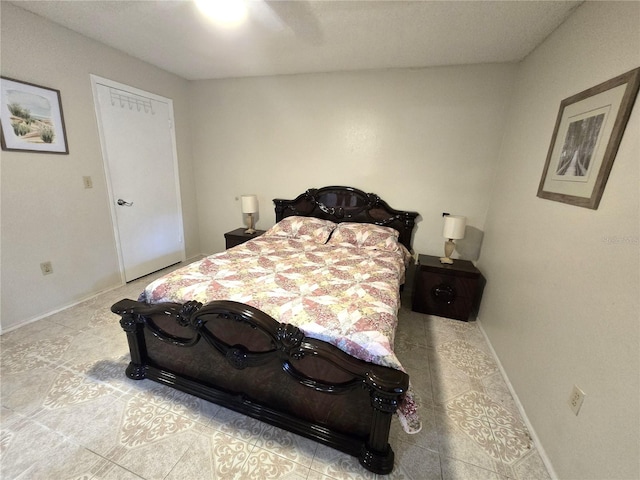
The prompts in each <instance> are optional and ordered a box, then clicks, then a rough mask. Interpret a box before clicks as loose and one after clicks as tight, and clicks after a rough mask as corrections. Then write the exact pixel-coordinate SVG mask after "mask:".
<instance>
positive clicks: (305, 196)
mask: <svg viewBox="0 0 640 480" xmlns="http://www.w3.org/2000/svg"><path fill="white" fill-rule="evenodd" d="M273 203H274V204H275V206H276V207H275V208H276V222H279V221H280V220H282V219H283V218H285V217H290V216H292V215H300V216H304V217H316V218H323V219H325V220H331V221H333V222H336V223H340V222H356V223H374V224H376V225H383V226H385V227H391V228H394V229H395V230H397V231H398V232H399V233H400V236H399V237H398V239H399V241H400V243H402V244H403V245H404V246H405V247H407V248H408V249H409V251H411V242H412V236H413V229H414V227H415V219H416V217H417V216H418V212H405V211H403V210H395V209H393V208H391V207H390V206H389V205H388V204H387V202H385V201H384V200H382V199H381V198H380V197H379V196H378V195H376V194H375V193H365V192H363V191H362V190H358V189H357V188H353V187H338V186H334V187H322V188H310V189H309V190H307V191H306V192H304V193H302V194H300V195H298V196H297V197H296V198H295V199H293V200H283V199H280V198H275V199H274V200H273Z"/></svg>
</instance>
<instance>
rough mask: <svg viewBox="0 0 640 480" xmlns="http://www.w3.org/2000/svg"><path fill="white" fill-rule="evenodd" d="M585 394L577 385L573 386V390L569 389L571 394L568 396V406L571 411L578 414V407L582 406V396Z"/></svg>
mask: <svg viewBox="0 0 640 480" xmlns="http://www.w3.org/2000/svg"><path fill="white" fill-rule="evenodd" d="M585 396H586V394H585V393H584V392H583V391H582V390H581V389H580V387H578V386H577V385H574V386H573V390H571V396H570V397H569V407H570V408H571V411H572V412H573V413H575V414H576V415H578V412H580V407H582V402H584V397H585Z"/></svg>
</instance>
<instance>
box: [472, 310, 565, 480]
mask: <svg viewBox="0 0 640 480" xmlns="http://www.w3.org/2000/svg"><path fill="white" fill-rule="evenodd" d="M476 323H477V325H478V327H480V331H481V332H482V336H483V337H484V339H485V340H486V342H487V345H489V349H490V350H491V354H492V355H493V358H494V360H495V361H496V364H497V365H498V369H499V370H500V374H501V375H502V378H503V379H504V381H505V383H506V384H507V388H508V389H509V392H510V393H511V396H512V397H513V401H514V402H515V404H516V407H517V408H518V411H519V412H520V416H521V417H522V420H523V421H524V423H525V425H526V426H527V429H528V430H529V434H530V435H531V439H532V440H533V443H534V444H535V446H536V450H537V451H538V453H539V454H540V458H541V459H542V462H543V463H544V466H545V467H546V468H547V471H548V472H549V476H550V477H551V479H552V480H558V475H557V474H556V471H555V470H554V469H553V465H552V464H551V460H550V459H549V457H548V456H547V452H546V451H545V450H544V447H543V446H542V444H541V443H540V438H539V437H538V435H537V434H536V431H535V429H534V428H533V425H532V424H531V422H530V421H529V417H528V416H527V412H525V410H524V406H523V405H522V402H520V399H519V398H518V394H517V393H516V391H515V389H514V388H513V385H512V384H511V382H510V381H509V377H508V376H507V372H506V371H505V369H504V367H503V366H502V363H501V362H500V358H498V355H497V354H496V351H495V350H494V349H493V345H492V344H491V340H490V339H489V337H488V336H487V332H485V331H484V328H483V327H482V321H481V320H480V318H477V319H476Z"/></svg>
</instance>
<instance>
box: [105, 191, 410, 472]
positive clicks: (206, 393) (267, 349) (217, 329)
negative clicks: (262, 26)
mask: <svg viewBox="0 0 640 480" xmlns="http://www.w3.org/2000/svg"><path fill="white" fill-rule="evenodd" d="M274 203H275V211H276V221H280V220H281V219H282V218H284V217H287V216H291V215H302V216H313V217H319V218H324V219H328V220H332V221H334V222H344V221H348V222H361V223H375V224H378V225H385V226H389V227H392V228H395V229H396V230H398V231H399V232H400V237H399V239H400V241H401V242H402V243H403V244H404V245H405V246H406V247H407V248H409V249H411V239H412V233H413V228H414V225H415V218H416V217H417V215H418V214H417V213H416V212H407V211H400V210H394V209H392V208H391V207H389V206H388V205H387V203H386V202H384V201H383V200H381V199H380V197H378V196H377V195H375V194H372V193H365V192H363V191H361V190H357V189H355V188H351V187H324V188H320V189H310V190H307V191H306V192H305V193H303V194H301V195H299V196H298V197H297V198H295V199H294V200H282V199H275V200H274ZM111 310H112V311H113V312H114V313H116V314H118V315H120V316H121V320H120V324H121V326H122V328H123V329H124V331H125V332H126V334H127V339H128V342H129V350H130V353H131V362H130V363H129V366H128V367H127V369H126V374H127V376H128V377H129V378H132V379H135V380H140V379H143V378H148V379H151V380H155V381H156V382H159V383H161V384H164V385H168V386H171V387H173V388H176V389H178V390H181V391H184V392H187V393H190V394H192V395H195V396H198V397H200V398H203V399H205V400H208V401H211V402H214V403H217V404H219V405H222V406H224V407H226V408H229V409H232V410H235V411H237V412H240V413H243V414H245V415H248V416H250V417H253V418H256V419H258V420H261V421H264V422H266V423H269V424H272V425H275V426H278V427H281V428H284V429H286V430H289V431H291V432H294V433H296V434H299V435H302V436H304V437H307V438H311V439H313V440H316V441H318V442H320V443H322V444H325V445H328V446H330V447H332V448H335V449H337V450H340V451H343V452H345V453H348V454H350V455H353V456H355V457H357V458H358V459H359V461H360V463H361V464H362V465H363V466H364V467H365V468H366V469H368V470H370V471H372V472H375V473H379V474H386V473H389V472H391V471H392V469H393V462H394V454H393V450H392V449H391V446H390V445H389V428H390V425H391V418H392V415H393V414H394V413H395V411H396V409H397V407H398V405H399V403H400V401H401V400H402V397H403V395H404V393H405V392H406V391H407V388H408V385H409V377H408V375H406V374H405V373H403V372H400V371H398V370H394V369H391V368H388V367H383V366H380V365H375V364H372V363H368V362H365V361H362V360H359V359H356V358H354V357H352V356H350V355H348V354H346V353H345V352H343V351H342V350H340V349H338V348H337V347H335V346H333V345H331V344H328V343H326V342H323V341H320V340H316V339H313V338H308V337H306V336H305V335H304V334H303V333H302V332H301V331H300V330H299V329H298V328H297V327H295V326H293V325H289V324H281V323H279V322H278V321H276V320H274V319H273V318H271V317H270V316H268V315H267V314H265V313H264V312H262V311H260V310H257V309H256V308H253V307H251V306H249V305H245V304H241V303H237V302H231V301H225V300H222V301H213V302H210V303H208V304H206V305H202V304H201V303H199V302H193V301H190V302H186V303H184V304H177V303H164V304H156V305H150V304H146V303H141V302H136V301H133V300H129V299H125V300H121V301H119V302H117V303H116V304H115V305H113V307H112V308H111Z"/></svg>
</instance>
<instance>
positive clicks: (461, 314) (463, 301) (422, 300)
mask: <svg viewBox="0 0 640 480" xmlns="http://www.w3.org/2000/svg"><path fill="white" fill-rule="evenodd" d="M483 287H484V277H482V274H481V273H480V270H478V269H477V268H476V267H475V266H474V265H473V263H471V262H470V261H468V260H454V261H453V264H451V265H447V264H442V263H440V259H439V258H438V257H434V256H431V255H419V256H418V265H416V272H415V277H414V283H413V297H412V306H411V309H412V310H413V311H415V312H420V313H428V314H431V315H438V316H440V317H447V318H453V319H456V320H464V321H468V320H469V318H470V317H472V316H473V317H474V318H475V316H476V315H477V314H478V308H479V307H480V299H481V297H482V289H483Z"/></svg>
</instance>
